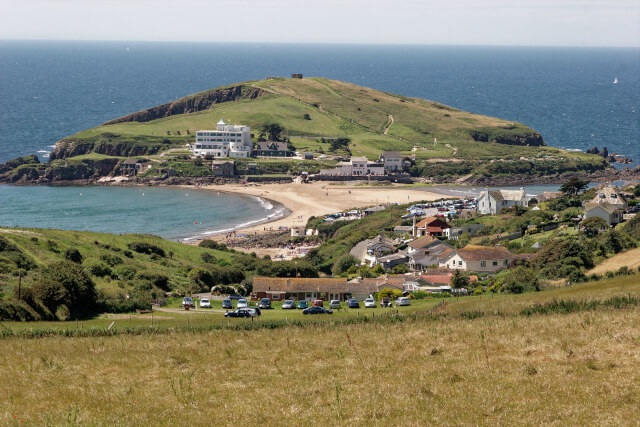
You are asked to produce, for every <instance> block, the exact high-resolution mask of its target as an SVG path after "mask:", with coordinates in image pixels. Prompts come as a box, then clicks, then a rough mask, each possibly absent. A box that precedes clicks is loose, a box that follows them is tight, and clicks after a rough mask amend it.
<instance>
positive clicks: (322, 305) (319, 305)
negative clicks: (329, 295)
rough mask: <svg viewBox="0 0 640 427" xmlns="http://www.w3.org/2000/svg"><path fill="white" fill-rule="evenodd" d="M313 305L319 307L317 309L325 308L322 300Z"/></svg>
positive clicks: (314, 302)
mask: <svg viewBox="0 0 640 427" xmlns="http://www.w3.org/2000/svg"><path fill="white" fill-rule="evenodd" d="M312 305H314V306H317V307H324V302H323V301H322V300H321V299H317V300H315V301H313V304H312Z"/></svg>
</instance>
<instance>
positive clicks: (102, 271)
mask: <svg viewBox="0 0 640 427" xmlns="http://www.w3.org/2000/svg"><path fill="white" fill-rule="evenodd" d="M87 271H88V272H89V273H91V274H92V275H94V276H96V277H104V276H110V275H111V268H110V267H109V266H108V265H107V264H105V263H102V262H93V263H91V264H89V265H87Z"/></svg>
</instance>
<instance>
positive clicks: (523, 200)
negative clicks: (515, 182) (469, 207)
mask: <svg viewBox="0 0 640 427" xmlns="http://www.w3.org/2000/svg"><path fill="white" fill-rule="evenodd" d="M513 206H525V207H526V206H529V199H528V197H527V194H526V193H525V191H524V187H520V190H491V191H490V190H489V188H485V189H484V191H482V192H481V193H480V195H479V196H478V201H477V208H476V211H477V212H478V213H479V214H482V215H495V214H499V213H500V211H501V210H502V209H506V208H510V207H513Z"/></svg>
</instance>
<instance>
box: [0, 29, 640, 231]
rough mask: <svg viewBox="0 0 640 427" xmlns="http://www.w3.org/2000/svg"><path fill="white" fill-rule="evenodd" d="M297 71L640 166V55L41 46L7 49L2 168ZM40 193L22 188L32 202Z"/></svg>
mask: <svg viewBox="0 0 640 427" xmlns="http://www.w3.org/2000/svg"><path fill="white" fill-rule="evenodd" d="M291 73H303V74H304V75H306V76H323V77H328V78H332V79H337V80H343V81H347V82H351V83H355V84H358V85H363V86H368V87H371V88H374V89H379V90H383V91H387V92H392V93H397V94H401V95H406V96H414V97H421V98H426V99H430V100H434V101H438V102H442V103H444V104H448V105H451V106H454V107H456V108H460V109H463V110H466V111H471V112H474V113H480V114H486V115H491V116H497V117H501V118H504V119H508V120H513V121H518V122H522V123H524V124H526V125H528V126H530V127H532V128H533V129H535V130H537V131H538V132H540V133H541V134H542V136H543V138H544V139H545V141H546V142H547V144H548V145H551V146H556V147H565V148H569V149H576V150H585V149H587V148H589V147H592V146H594V145H595V146H598V147H602V146H606V147H607V148H608V150H609V152H610V153H612V152H615V153H619V154H622V155H625V156H628V157H631V158H632V159H633V160H634V161H635V163H634V165H637V164H640V163H639V161H640V49H637V48H549V47H545V48H535V47H475V46H474V47H464V46H460V47H451V46H446V47H444V46H390V45H387V46H372V45H366V46H365V45H361V46H359V45H299V44H290V45H286V44H215V43H148V42H33V41H0V162H4V161H6V160H9V159H12V158H15V157H17V156H22V155H26V154H38V155H39V156H40V158H41V159H42V160H43V161H45V160H46V157H45V156H46V155H47V153H48V152H49V151H51V149H52V146H53V145H54V144H55V142H56V141H58V140H59V139H61V138H63V137H65V136H68V135H72V134H74V133H76V132H78V131H81V130H83V129H86V128H90V127H94V126H97V125H100V124H102V123H104V122H106V121H108V120H110V119H113V118H115V117H119V116H122V115H125V114H128V113H131V112H134V111H138V110H141V109H144V108H148V107H151V106H155V105H158V104H162V103H165V102H168V101H172V100H175V99H178V98H181V97H183V96H185V95H188V94H191V93H194V92H198V91H202V90H207V89H211V88H214V87H217V86H221V85H226V84H231V83H236V82H240V81H245V80H255V79H262V78H264V77H267V76H275V75H280V76H289V75H290V74H291ZM614 79H617V82H618V83H617V84H614V83H613V81H614ZM45 188H50V187H45ZM121 190H122V189H117V191H121ZM4 191H6V190H4ZM39 191H41V190H37V189H35V188H34V187H21V188H20V192H23V193H24V195H23V196H22V197H25V198H26V199H27V200H29V199H30V198H31V200H32V201H33V202H34V203H37V202H38V198H39V197H43V195H42V194H41V193H39ZM57 191H59V190H57ZM64 191H69V192H70V193H69V194H73V193H76V192H77V191H76V189H73V188H72V189H70V190H64ZM97 191H101V192H102V191H107V190H104V189H101V190H97ZM102 194H105V198H106V197H107V194H111V193H102ZM48 200H49V199H48ZM63 200H66V199H64V198H61V199H59V201H58V203H63ZM7 203H9V199H8V198H6V195H5V193H1V192H0V205H5V206H6V205H7ZM53 203H55V201H54V202H53ZM254 208H255V210H252V214H253V213H255V216H260V215H261V214H262V212H261V209H262V208H261V207H260V206H259V204H256V205H255V206H254ZM169 209H171V208H169ZM250 209H253V208H250ZM173 211H174V216H176V212H175V209H173ZM14 212H15V209H14ZM177 219H178V218H176V220H177ZM227 220H228V218H224V219H220V221H221V223H220V224H218V226H220V227H222V226H223V225H225V224H226V223H227ZM167 221H168V220H167ZM0 224H3V225H5V224H9V225H10V224H11V221H9V222H7V221H6V219H3V218H2V217H0ZM32 225H33V226H37V225H34V224H32ZM220 227H219V228H220ZM160 234H162V233H160ZM165 236H169V234H165Z"/></svg>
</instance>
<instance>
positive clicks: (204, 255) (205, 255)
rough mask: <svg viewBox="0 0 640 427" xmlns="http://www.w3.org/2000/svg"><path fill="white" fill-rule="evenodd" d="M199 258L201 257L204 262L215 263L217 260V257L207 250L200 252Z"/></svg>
mask: <svg viewBox="0 0 640 427" xmlns="http://www.w3.org/2000/svg"><path fill="white" fill-rule="evenodd" d="M200 258H202V261H203V262H206V263H207V264H215V263H216V261H217V258H216V257H214V256H213V255H211V254H210V253H208V252H204V253H202V254H200Z"/></svg>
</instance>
